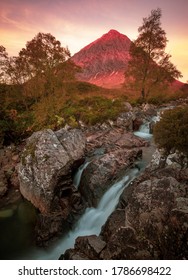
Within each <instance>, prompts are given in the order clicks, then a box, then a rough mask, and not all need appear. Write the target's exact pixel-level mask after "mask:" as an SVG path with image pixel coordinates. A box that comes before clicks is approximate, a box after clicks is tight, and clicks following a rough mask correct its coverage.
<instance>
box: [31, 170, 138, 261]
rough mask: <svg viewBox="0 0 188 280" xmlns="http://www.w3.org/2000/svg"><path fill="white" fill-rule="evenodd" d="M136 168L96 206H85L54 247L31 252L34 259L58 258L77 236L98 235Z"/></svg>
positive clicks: (117, 183) (135, 172)
mask: <svg viewBox="0 0 188 280" xmlns="http://www.w3.org/2000/svg"><path fill="white" fill-rule="evenodd" d="M138 172H139V171H138V169H137V168H134V169H131V170H129V171H127V172H126V174H125V176H124V177H123V178H122V179H121V180H119V181H118V182H116V183H114V184H113V185H112V186H111V188H110V189H109V190H107V191H106V193H105V194H104V195H103V196H102V198H101V200H100V202H99V204H98V206H97V207H96V208H93V207H91V208H87V209H86V210H85V213H84V214H83V215H82V217H81V218H80V219H79V220H78V221H77V223H76V224H75V227H74V229H73V230H71V231H70V232H69V233H68V234H67V235H66V236H65V237H63V238H62V239H60V240H59V241H58V242H57V243H56V245H55V246H54V247H51V248H48V249H47V250H46V251H42V250H40V251H38V252H35V254H32V258H33V257H34V258H35V259H42V260H44V259H48V260H54V259H58V258H59V257H60V255H61V254H62V253H64V252H65V251H66V250H67V249H69V248H73V247H74V243H75V239H76V238H77V237H78V236H85V235H92V234H96V235H99V233H100V231H101V227H102V226H103V225H104V224H105V222H106V220H107V218H108V217H109V215H110V214H111V213H112V212H113V211H114V210H115V208H116V206H117V204H118V201H119V197H120V195H121V193H122V192H123V190H124V188H125V187H126V186H128V184H129V183H130V182H131V181H132V180H133V179H134V178H135V177H136V175H137V173H138Z"/></svg>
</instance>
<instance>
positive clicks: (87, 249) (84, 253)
mask: <svg viewBox="0 0 188 280" xmlns="http://www.w3.org/2000/svg"><path fill="white" fill-rule="evenodd" d="M105 246H106V242H104V241H103V240H102V239H101V238H100V237H99V236H96V235H90V236H81V237H78V238H77V239H76V242H75V249H74V250H72V249H68V250H67V251H66V252H65V254H64V255H63V256H61V259H68V260H88V259H93V260H97V259H99V258H100V257H99V256H100V253H101V251H102V250H103V249H104V248H105Z"/></svg>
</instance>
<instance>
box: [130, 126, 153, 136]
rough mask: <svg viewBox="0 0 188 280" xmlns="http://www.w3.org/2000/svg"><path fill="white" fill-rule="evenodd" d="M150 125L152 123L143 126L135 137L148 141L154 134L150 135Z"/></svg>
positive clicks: (136, 132)
mask: <svg viewBox="0 0 188 280" xmlns="http://www.w3.org/2000/svg"><path fill="white" fill-rule="evenodd" d="M149 124H150V122H146V123H144V124H142V125H141V126H140V128H139V130H138V131H135V132H134V135H136V136H139V137H141V138H146V139H147V138H151V137H152V134H150V132H149V130H150V129H149Z"/></svg>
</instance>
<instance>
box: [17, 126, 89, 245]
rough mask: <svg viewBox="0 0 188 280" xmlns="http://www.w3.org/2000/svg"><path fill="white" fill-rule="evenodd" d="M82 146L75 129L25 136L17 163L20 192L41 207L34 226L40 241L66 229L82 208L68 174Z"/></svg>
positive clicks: (78, 132)
mask: <svg viewBox="0 0 188 280" xmlns="http://www.w3.org/2000/svg"><path fill="white" fill-rule="evenodd" d="M84 148H85V137H84V135H83V133H82V132H81V131H80V130H77V129H73V130H70V131H66V130H64V129H62V130H59V131H57V132H53V131H52V130H50V129H48V130H45V131H39V132H36V133H34V134H33V135H32V136H31V137H30V138H28V139H27V143H26V146H25V149H24V151H23V153H22V158H21V163H20V166H19V181H20V192H21V193H22V195H23V196H24V197H25V198H26V199H27V200H29V201H31V203H32V204H33V205H34V206H35V207H36V208H38V209H39V210H40V215H39V216H38V222H37V225H36V229H35V231H36V240H37V243H38V244H39V245H44V244H45V245H46V244H47V243H48V241H49V239H52V238H53V237H56V236H57V235H59V234H62V233H63V232H66V230H67V229H68V227H69V226H70V225H71V224H72V223H73V221H74V219H75V218H76V216H77V215H79V213H81V212H82V211H83V209H84V204H83V200H82V198H81V195H80V193H79V192H78V191H77V190H76V189H75V187H74V186H73V182H72V177H71V175H72V168H73V167H74V168H75V166H76V164H77V162H78V163H79V161H80V160H81V159H82V158H83V157H84Z"/></svg>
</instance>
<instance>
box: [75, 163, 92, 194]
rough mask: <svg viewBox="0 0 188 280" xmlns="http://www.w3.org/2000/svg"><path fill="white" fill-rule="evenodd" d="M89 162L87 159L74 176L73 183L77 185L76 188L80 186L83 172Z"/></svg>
mask: <svg viewBox="0 0 188 280" xmlns="http://www.w3.org/2000/svg"><path fill="white" fill-rule="evenodd" d="M89 163H90V162H89V161H86V162H84V163H83V164H82V165H81V166H80V167H79V168H78V171H77V172H76V174H75V176H74V178H73V185H74V186H75V188H78V187H79V185H80V180H81V177H82V173H83V171H84V169H85V168H86V167H87V166H88V164H89Z"/></svg>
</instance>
